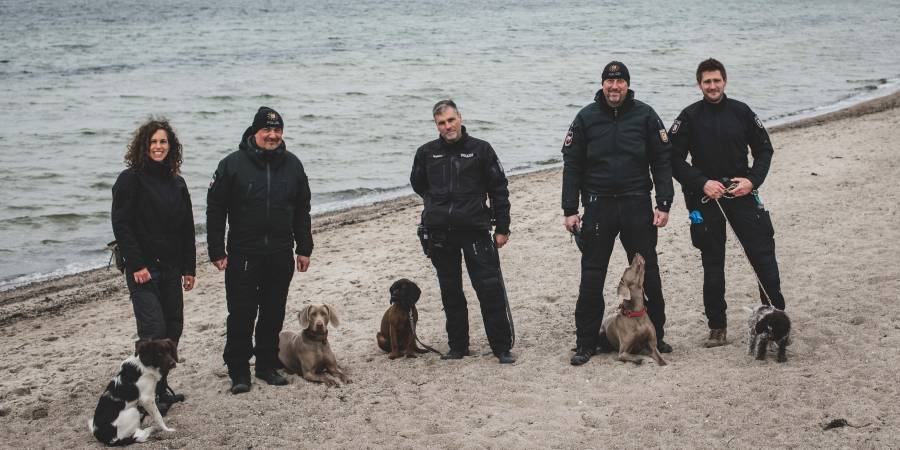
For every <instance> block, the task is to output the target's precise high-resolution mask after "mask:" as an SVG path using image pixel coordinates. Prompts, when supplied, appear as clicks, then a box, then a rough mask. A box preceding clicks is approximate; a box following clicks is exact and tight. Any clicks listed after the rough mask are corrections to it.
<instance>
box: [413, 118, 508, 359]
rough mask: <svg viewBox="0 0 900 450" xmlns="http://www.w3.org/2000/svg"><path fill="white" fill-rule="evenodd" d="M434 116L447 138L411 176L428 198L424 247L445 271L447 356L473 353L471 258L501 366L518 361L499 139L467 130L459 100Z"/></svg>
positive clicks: (427, 151) (421, 153)
mask: <svg viewBox="0 0 900 450" xmlns="http://www.w3.org/2000/svg"><path fill="white" fill-rule="evenodd" d="M432 116H433V118H434V124H435V125H436V126H437V130H438V133H439V134H440V137H438V139H435V140H433V141H431V142H428V143H426V144H425V145H423V146H421V147H419V149H418V150H417V151H416V157H415V160H414V162H413V168H412V173H411V174H410V177H409V181H410V184H412V187H413V190H415V191H416V193H417V194H419V195H421V196H422V198H423V199H424V201H425V209H424V210H423V211H422V226H423V227H424V230H427V231H426V233H423V236H427V244H425V243H424V242H423V245H424V246H425V248H426V254H427V255H428V257H429V258H431V263H432V264H433V265H434V268H435V270H436V271H437V276H438V283H439V284H440V287H441V301H442V302H443V304H444V314H446V316H447V337H448V341H449V344H450V351H449V352H447V354H446V355H444V356H443V357H442V358H441V359H462V358H463V356H465V355H468V354H469V312H468V309H467V308H466V297H465V295H463V289H462V272H461V270H462V269H461V264H462V257H465V259H466V269H468V271H469V279H470V280H471V281H472V287H474V288H475V294H476V295H477V296H478V303H479V304H481V316H482V318H483V319H484V330H485V332H486V333H487V336H488V343H489V344H490V346H491V351H493V353H494V355H495V356H496V357H497V358H498V359H499V361H500V363H501V364H511V363H513V362H515V359H514V358H513V356H512V353H510V349H511V348H512V339H513V331H512V316H511V313H510V309H509V303H508V302H507V298H506V287H505V286H504V284H503V274H502V273H501V272H500V255H499V254H498V252H497V249H499V248H501V247H503V246H504V245H505V244H506V242H507V240H508V239H509V190H508V189H507V187H506V186H507V181H506V175H505V174H504V173H503V166H501V165H500V160H499V159H498V158H497V154H496V153H495V152H494V149H493V148H492V147H491V144H488V143H487V142H485V141H482V140H481V139H476V138H474V137H472V136H469V134H468V133H467V132H466V127H464V126H462V116H461V115H460V114H459V110H458V109H457V108H456V104H455V103H454V102H453V101H452V100H442V101H440V102H438V103H437V104H436V105H434V108H433V109H432ZM487 199H490V208H489V207H488V206H487V205H486V204H485V200H487ZM491 225H493V226H494V236H493V238H492V237H491V233H490V231H491Z"/></svg>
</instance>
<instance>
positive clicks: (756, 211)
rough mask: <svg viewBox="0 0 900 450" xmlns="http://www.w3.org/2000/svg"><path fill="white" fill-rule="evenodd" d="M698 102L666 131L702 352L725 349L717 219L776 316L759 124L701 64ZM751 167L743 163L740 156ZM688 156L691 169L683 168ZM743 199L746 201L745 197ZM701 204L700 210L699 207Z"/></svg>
mask: <svg viewBox="0 0 900 450" xmlns="http://www.w3.org/2000/svg"><path fill="white" fill-rule="evenodd" d="M696 75H697V86H698V87H699V88H700V92H701V93H702V94H703V99H702V100H700V101H698V102H696V103H694V104H692V105H690V106H688V107H687V108H685V109H684V110H683V111H682V112H681V114H679V115H678V119H676V120H675V122H673V123H672V128H671V129H670V131H669V135H670V136H672V145H673V147H674V152H673V155H672V169H673V171H674V175H675V178H676V179H677V180H678V182H679V183H681V188H682V191H684V199H685V205H686V206H687V208H688V211H690V219H691V241H692V243H693V244H694V246H695V247H697V248H698V249H699V250H700V255H701V260H702V262H703V306H704V309H705V311H706V319H707V325H708V326H709V329H710V330H709V337H708V338H707V340H706V342H705V343H704V345H705V346H706V347H718V346H721V345H725V344H726V343H727V341H726V330H727V325H728V321H727V320H726V316H725V309H726V307H727V305H726V304H725V218H723V217H722V211H720V210H719V208H718V206H717V205H716V201H717V200H718V203H719V204H720V205H721V206H722V209H723V210H724V211H725V215H726V217H727V219H728V222H730V223H731V227H732V228H733V229H734V232H735V234H737V237H738V240H739V241H740V242H741V245H742V246H743V247H744V251H745V252H746V253H747V257H748V258H749V259H750V263H751V265H752V266H753V269H754V270H755V271H756V274H757V276H758V277H759V281H760V283H761V286H760V291H759V292H760V294H759V295H760V299H761V300H762V303H763V304H768V303H769V301H771V303H772V306H774V307H776V308H778V309H782V310H783V309H784V296H783V295H782V294H781V280H780V277H779V275H778V262H777V260H776V259H775V239H774V237H773V236H774V233H775V231H774V229H773V228H772V220H771V219H770V218H769V212H768V211H766V209H765V207H764V206H763V203H762V200H761V199H760V197H759V193H758V190H759V188H760V186H762V183H763V181H765V179H766V175H767V174H768V173H769V165H770V164H771V162H772V154H773V153H774V149H773V148H772V142H771V141H770V140H769V133H767V132H766V129H765V127H764V126H763V124H762V121H760V120H759V118H758V117H756V114H754V113H753V110H751V109H750V107H749V106H747V105H746V104H744V103H741V102H739V101H737V100H734V99H731V98H728V97H727V96H726V95H725V84H726V82H727V80H728V78H727V76H726V73H725V66H724V65H723V64H722V63H721V62H719V61H717V60H715V59H712V58H710V59H707V60H705V61H703V62H701V63H700V65H699V66H698V67H697V73H696ZM748 148H749V149H750V152H752V154H753V165H750V163H749V162H748V161H747V149H748ZM688 153H690V155H691V162H690V163H688V162H687V161H686V158H687V155H688ZM748 194H750V195H748ZM704 197H706V198H707V199H708V200H707V201H706V203H704V202H703V201H702V200H703V199H704Z"/></svg>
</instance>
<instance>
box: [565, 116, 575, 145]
mask: <svg viewBox="0 0 900 450" xmlns="http://www.w3.org/2000/svg"><path fill="white" fill-rule="evenodd" d="M574 137H575V122H574V121H572V125H569V131H568V132H567V133H566V139H565V140H564V141H563V147H568V146H570V145H572V139H573V138H574Z"/></svg>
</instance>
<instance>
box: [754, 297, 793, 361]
mask: <svg viewBox="0 0 900 450" xmlns="http://www.w3.org/2000/svg"><path fill="white" fill-rule="evenodd" d="M747 332H748V336H747V340H748V344H747V345H748V346H749V347H748V349H747V354H748V355H752V354H753V350H754V349H756V359H758V360H760V361H763V360H765V359H766V352H767V351H768V350H769V342H770V341H774V342H775V344H776V345H777V346H778V357H777V359H776V361H778V362H785V361H787V346H788V345H790V344H791V319H790V318H788V316H787V314H785V313H784V311H781V310H778V309H775V308H773V307H771V306H769V305H760V306H758V307H756V309H754V310H752V311H751V313H750V319H749V320H747Z"/></svg>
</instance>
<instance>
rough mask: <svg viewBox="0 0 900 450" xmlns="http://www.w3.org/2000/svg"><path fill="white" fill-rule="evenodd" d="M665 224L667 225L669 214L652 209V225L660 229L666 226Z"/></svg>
mask: <svg viewBox="0 0 900 450" xmlns="http://www.w3.org/2000/svg"><path fill="white" fill-rule="evenodd" d="M667 223H669V213H667V212H662V211H660V210H658V209H654V210H653V225H656V227H657V228H662V227H664V226H666V224H667Z"/></svg>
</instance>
